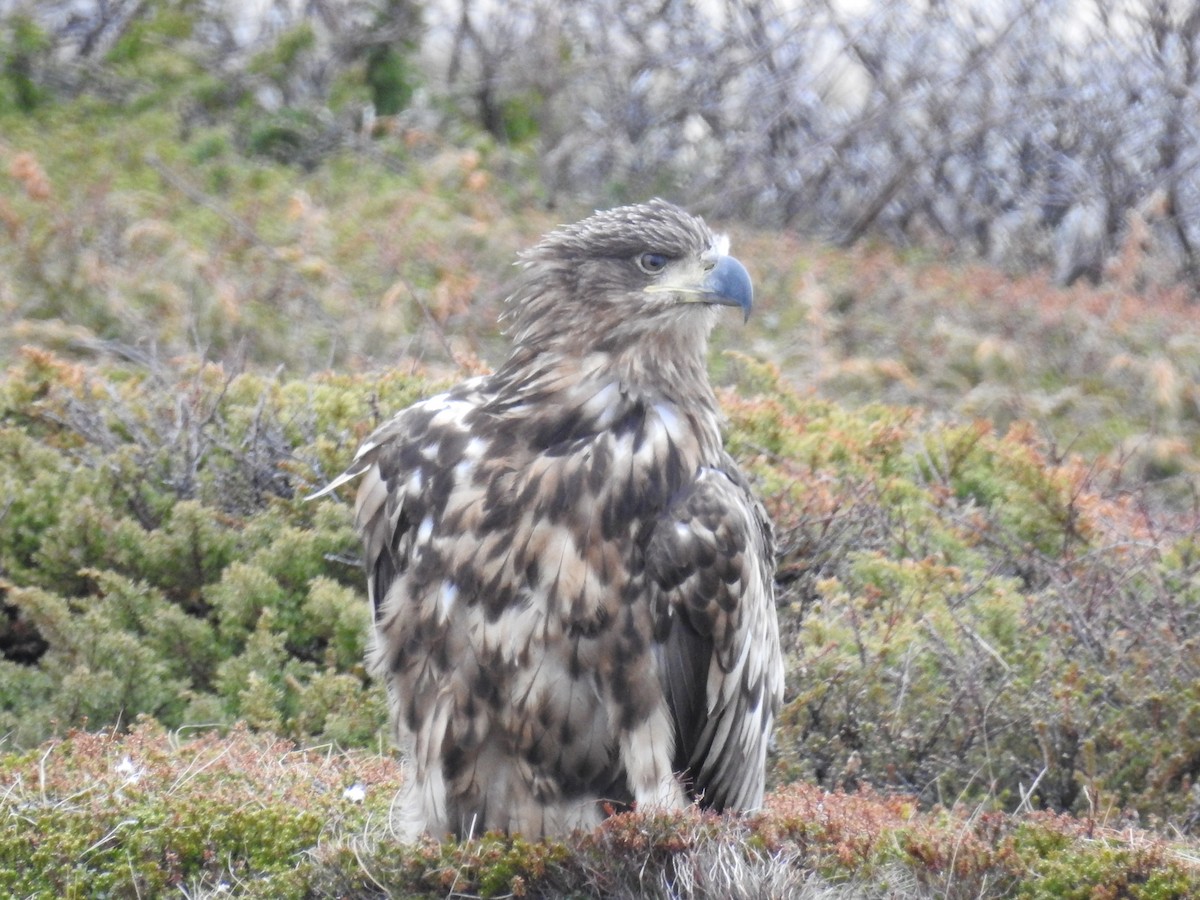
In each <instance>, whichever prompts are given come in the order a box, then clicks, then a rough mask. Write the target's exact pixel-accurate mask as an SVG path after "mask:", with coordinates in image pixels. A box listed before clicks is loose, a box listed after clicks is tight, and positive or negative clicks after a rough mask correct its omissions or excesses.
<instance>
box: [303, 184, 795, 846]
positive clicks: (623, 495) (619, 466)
mask: <svg viewBox="0 0 1200 900" xmlns="http://www.w3.org/2000/svg"><path fill="white" fill-rule="evenodd" d="M521 264H522V266H523V277H522V279H521V282H520V286H519V288H518V289H517V290H516V292H515V293H514V295H513V296H512V297H511V298H510V300H509V304H510V312H509V313H508V317H509V321H510V333H511V335H512V338H513V343H514V347H513V351H512V355H511V356H510V357H509V359H508V361H507V362H505V364H504V365H503V366H502V367H501V368H500V370H499V371H497V372H496V373H495V374H493V375H489V376H486V377H482V378H476V379H473V380H471V381H468V382H464V383H463V384H460V385H459V386H458V387H455V388H453V389H452V390H450V391H448V392H446V393H444V394H441V395H439V396H436V397H433V398H431V399H428V400H425V401H423V402H420V403H417V404H415V405H414V406H411V407H409V408H408V409H406V410H404V411H402V412H401V413H399V414H398V415H397V416H396V417H395V418H393V419H392V420H391V421H389V422H387V423H386V424H384V425H383V426H382V427H380V428H379V429H378V430H377V431H376V432H375V433H374V434H373V435H371V437H370V438H368V439H367V441H366V442H365V443H364V444H363V445H362V447H361V448H360V449H359V451H358V453H357V455H356V456H355V459H354V462H353V463H352V464H351V466H350V468H349V469H348V470H347V471H346V473H345V474H343V475H342V476H341V477H340V478H338V479H337V480H335V481H334V482H333V484H331V485H330V486H329V488H327V489H326V490H331V489H332V488H334V487H336V486H337V485H339V484H342V483H345V482H346V481H349V480H351V479H354V478H361V479H362V483H361V486H360V488H359V492H358V500H357V506H356V516H357V524H358V527H359V529H360V530H361V533H362V537H363V542H364V546H365V555H366V566H367V573H368V591H369V594H370V598H371V602H372V604H373V606H374V610H375V634H374V648H373V650H372V653H371V665H372V668H373V669H374V671H375V672H377V673H378V674H379V675H380V676H381V677H382V678H383V679H385V681H386V683H387V686H388V692H389V698H390V703H391V711H392V719H393V724H394V727H395V730H396V737H397V740H398V742H399V744H400V746H401V748H402V749H403V750H404V751H405V753H406V755H407V757H408V763H409V767H410V768H409V775H408V781H407V784H406V788H405V795H404V798H403V803H402V810H401V817H402V819H403V821H402V822H401V823H400V824H401V828H402V830H403V832H404V833H405V834H407V835H409V836H415V835H417V834H419V833H420V832H422V831H428V832H430V833H432V834H434V835H437V836H442V835H444V834H447V833H449V834H453V835H457V836H464V835H467V834H471V833H481V832H483V831H485V830H489V829H501V830H507V831H520V832H523V833H525V834H526V835H529V836H539V835H561V834H564V833H567V832H569V831H571V830H572V829H574V828H579V827H588V826H591V825H593V824H595V823H596V822H598V821H599V820H600V818H601V817H602V816H603V815H604V814H605V811H606V810H607V809H610V808H621V807H622V806H624V805H627V804H630V803H634V802H636V803H638V804H641V805H643V806H645V805H661V806H666V807H678V806H681V805H683V804H685V803H687V802H689V801H690V800H691V799H695V800H697V801H698V802H699V803H701V804H702V805H703V806H706V807H710V808H713V809H717V810H723V809H735V810H744V809H749V808H753V807H755V806H757V805H758V804H759V803H760V801H761V799H762V793H763V773H764V768H765V755H766V747H767V742H768V739H769V733H770V730H771V724H772V720H773V715H774V712H775V710H776V709H777V707H778V704H779V702H780V697H781V693H782V682H783V674H782V663H781V660H780V653H779V638H778V629H777V625H776V619H775V608H774V599H773V590H772V573H773V558H772V557H773V551H772V541H771V530H770V526H769V523H768V521H767V518H766V516H765V514H764V512H763V509H762V507H761V506H760V505H759V504H758V503H757V502H756V501H755V500H754V499H753V497H752V495H751V492H750V489H749V486H748V485H747V483H746V480H745V478H744V477H743V476H742V474H741V472H740V471H739V470H738V467H737V465H736V464H735V463H734V461H733V460H732V459H731V458H730V457H729V455H728V454H727V453H725V451H724V449H723V448H722V444H721V437H720V433H719V430H718V424H719V420H718V413H717V408H716V402H715V399H714V397H713V393H712V389H711V387H710V385H709V382H708V378H707V374H706V371H705V355H706V348H707V338H708V333H709V331H710V330H711V329H712V327H713V325H714V323H715V321H716V316H717V313H718V309H719V307H720V306H722V305H735V306H740V307H741V308H743V309H744V310H745V311H746V313H747V314H748V313H749V307H750V282H749V278H748V276H747V275H746V272H745V269H744V268H742V266H741V265H740V263H738V262H737V261H736V260H734V259H733V258H732V257H729V256H727V255H726V242H725V241H724V239H722V238H718V237H716V236H714V235H713V234H712V232H711V231H709V229H708V227H707V226H706V225H705V224H704V223H703V221H701V220H700V219H698V218H695V217H693V216H690V215H688V214H687V213H685V212H684V211H682V210H680V209H678V208H677V207H674V206H672V205H670V204H668V203H664V202H662V201H653V202H651V203H649V204H644V205H639V206H629V207H622V208H619V209H615V210H610V211H608V212H602V213H597V214H596V215H593V216H591V217H590V218H587V219H585V220H583V221H582V222H580V223H578V224H576V225H572V226H568V227H563V228H559V229H557V230H556V231H554V232H552V233H550V234H549V235H547V236H546V237H545V238H544V239H543V240H542V241H541V242H540V243H539V244H537V245H536V246H535V247H533V248H532V249H531V250H529V251H527V252H525V253H524V254H522V256H521Z"/></svg>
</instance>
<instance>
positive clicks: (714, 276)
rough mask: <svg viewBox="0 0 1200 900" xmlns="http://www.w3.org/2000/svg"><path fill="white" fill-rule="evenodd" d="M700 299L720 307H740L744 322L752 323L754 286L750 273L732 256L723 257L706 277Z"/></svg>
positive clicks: (701, 286)
mask: <svg viewBox="0 0 1200 900" xmlns="http://www.w3.org/2000/svg"><path fill="white" fill-rule="evenodd" d="M699 293H700V297H701V299H703V300H706V301H708V302H709V303H716V304H718V305H720V306H740V307H741V308H742V321H743V322H749V321H750V309H751V307H753V306H754V285H752V284H751V283H750V273H749V272H747V271H746V267H745V266H743V265H742V264H741V263H740V262H738V261H737V260H736V259H735V258H734V257H732V256H722V257H721V258H720V259H718V260H717V264H716V265H715V266H713V267H712V269H710V270H709V272H708V274H707V275H705V276H704V281H703V282H701V284H700V292H699Z"/></svg>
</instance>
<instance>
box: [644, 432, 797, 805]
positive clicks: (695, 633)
mask: <svg viewBox="0 0 1200 900" xmlns="http://www.w3.org/2000/svg"><path fill="white" fill-rule="evenodd" d="M722 456H723V459H722V461H721V464H720V465H719V466H717V467H704V468H702V469H700V471H699V472H698V474H697V477H696V479H695V480H694V481H693V482H692V483H691V486H690V489H689V490H687V491H686V492H685V493H684V494H683V495H682V496H680V497H679V498H678V499H676V500H675V502H674V503H672V504H671V506H670V507H669V509H668V511H667V513H666V515H664V516H663V517H662V518H661V519H660V520H659V521H658V523H657V525H656V527H655V530H654V533H653V534H652V536H651V539H650V543H649V546H648V549H647V558H646V569H647V574H648V576H649V578H648V581H649V582H650V586H651V590H652V591H653V592H654V594H655V596H654V600H653V602H654V606H655V613H656V628H657V634H656V638H657V644H656V652H657V654H658V657H659V673H660V678H661V680H662V685H663V691H664V694H665V696H666V700H667V705H668V707H669V709H670V711H671V716H672V718H673V720H674V724H675V732H676V747H675V760H674V764H675V768H676V771H680V772H686V773H687V777H688V778H689V779H690V784H689V785H688V786H689V789H690V790H691V792H692V793H693V794H694V795H695V796H696V797H697V798H699V799H700V801H701V803H702V804H703V805H704V806H706V807H710V808H713V809H716V810H723V809H726V808H733V809H753V808H755V807H757V806H758V805H760V803H761V801H762V795H763V780H764V776H763V773H764V766H765V762H766V753H767V746H768V742H769V740H770V732H771V724H772V721H773V719H774V715H775V713H776V712H777V711H778V708H779V705H780V703H781V701H782V694H783V661H782V658H781V655H780V649H779V633H778V625H777V621H776V616H775V608H774V604H775V600H774V585H773V575H772V573H773V572H774V563H773V553H774V547H773V539H772V534H771V526H770V522H769V520H768V519H767V516H766V513H765V511H764V510H763V509H762V507H761V505H760V504H759V503H758V502H757V501H756V500H754V498H753V495H752V494H751V492H750V489H749V486H748V484H747V483H746V481H745V478H744V476H743V475H742V474H741V472H740V471H739V470H738V468H737V465H736V464H735V463H734V461H733V460H732V459H731V458H730V457H729V456H728V455H726V454H722Z"/></svg>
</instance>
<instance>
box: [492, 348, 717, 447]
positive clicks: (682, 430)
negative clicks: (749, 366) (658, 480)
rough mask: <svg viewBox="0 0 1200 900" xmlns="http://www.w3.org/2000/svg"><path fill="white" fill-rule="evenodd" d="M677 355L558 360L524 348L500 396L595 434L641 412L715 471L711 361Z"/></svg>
mask: <svg viewBox="0 0 1200 900" xmlns="http://www.w3.org/2000/svg"><path fill="white" fill-rule="evenodd" d="M673 349H674V351H675V352H668V353H661V354H659V353H647V352H646V351H645V349H644V348H642V347H635V348H629V349H628V350H625V351H622V352H608V351H602V350H596V351H592V352H590V353H583V354H560V353H555V352H553V351H549V350H543V351H542V352H533V351H531V350H530V348H525V351H524V352H521V351H518V352H517V353H514V355H513V357H511V358H510V359H509V361H508V364H506V365H505V366H504V367H503V368H502V370H501V371H500V372H499V373H497V377H498V378H499V379H500V380H501V383H502V386H501V389H500V391H501V393H502V394H504V395H507V396H508V397H509V399H510V402H511V401H516V402H513V403H512V408H515V409H527V408H530V407H531V406H534V405H536V407H537V408H538V409H539V410H555V411H556V415H558V416H560V417H561V418H563V419H564V420H566V419H570V420H574V421H575V422H576V423H577V425H576V426H575V427H583V428H584V429H585V430H588V431H592V432H593V433H594V432H598V431H603V430H604V429H605V428H607V427H611V426H614V425H615V424H616V423H617V422H621V421H628V419H627V417H628V415H629V414H630V413H631V412H632V413H637V412H638V411H639V410H640V411H641V413H640V414H643V415H647V416H654V417H656V418H659V419H661V420H663V421H664V422H670V423H671V425H670V431H671V435H670V438H671V440H672V441H673V442H674V443H676V444H677V445H678V446H679V448H681V449H683V448H687V450H685V453H684V455H685V456H686V457H692V456H693V455H694V457H695V459H694V464H695V465H711V464H713V463H714V462H715V461H716V460H717V459H718V458H719V457H720V453H721V446H722V444H721V431H720V421H721V419H720V413H719V411H718V408H717V400H716V396H715V395H714V393H713V390H712V385H711V384H710V383H709V380H708V372H707V368H706V365H705V355H704V354H703V353H702V352H697V349H696V348H692V349H691V350H690V351H686V350H684V351H682V352H681V348H673ZM522 401H527V402H522ZM584 423H590V424H584Z"/></svg>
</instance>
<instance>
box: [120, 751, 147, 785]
mask: <svg viewBox="0 0 1200 900" xmlns="http://www.w3.org/2000/svg"><path fill="white" fill-rule="evenodd" d="M114 771H115V772H116V773H117V774H118V775H121V776H123V777H124V778H125V783H126V784H137V783H138V782H139V781H140V780H141V778H142V776H143V775H144V774H145V773H146V770H145V769H143V768H142V767H141V766H139V765H138V764H137V763H135V762H134V761H133V760H132V759H131V758H130V756H129V754H125V756H123V757H121V761H120V762H119V763H117V767H116V769H115V770H114Z"/></svg>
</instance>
